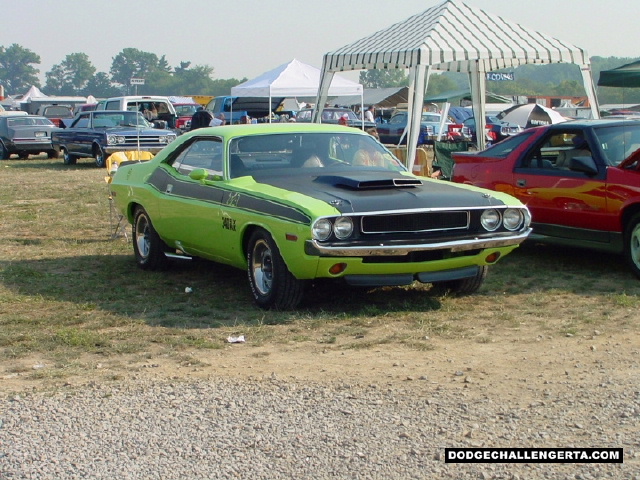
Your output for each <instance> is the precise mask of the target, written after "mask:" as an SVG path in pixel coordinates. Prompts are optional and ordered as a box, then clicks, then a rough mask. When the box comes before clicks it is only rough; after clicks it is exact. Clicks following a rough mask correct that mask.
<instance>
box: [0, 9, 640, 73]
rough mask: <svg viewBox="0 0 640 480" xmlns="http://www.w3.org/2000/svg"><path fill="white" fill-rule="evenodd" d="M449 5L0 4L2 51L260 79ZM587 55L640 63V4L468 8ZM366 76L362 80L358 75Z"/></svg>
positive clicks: (49, 59) (50, 60)
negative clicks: (136, 54)
mask: <svg viewBox="0 0 640 480" xmlns="http://www.w3.org/2000/svg"><path fill="white" fill-rule="evenodd" d="M439 3H441V0H187V1H185V2H180V1H177V0H58V1H55V2H54V1H51V0H0V12H2V15H1V16H2V27H0V45H1V46H4V47H8V46H9V45H11V44H13V43H17V44H19V45H21V46H23V47H25V48H28V49H29V50H32V51H33V52H35V53H36V54H38V55H40V59H41V64H40V67H39V68H40V76H41V78H42V79H43V82H42V83H43V84H44V72H46V71H49V70H50V69H51V67H52V66H53V65H55V64H59V63H61V62H62V61H63V60H64V58H65V56H66V55H68V54H71V53H78V52H82V53H86V54H87V55H88V56H89V58H90V60H91V61H92V63H93V65H94V66H95V67H96V68H97V69H98V71H103V72H108V71H109V69H110V67H111V62H112V60H113V57H115V56H116V55H117V54H118V53H119V52H121V51H122V49H123V48H127V47H133V48H137V49H139V50H142V51H145V52H151V53H155V54H156V55H158V57H160V56H162V55H165V56H166V59H167V61H168V62H169V65H170V66H172V67H175V66H178V65H179V64H180V62H181V61H190V62H191V64H192V66H195V65H209V66H211V67H213V69H214V77H215V78H232V77H235V78H243V77H247V78H249V79H251V78H253V77H256V76H258V75H260V74H262V73H264V72H266V71H268V70H271V69H273V68H275V67H277V66H279V65H281V64H283V63H287V62H289V61H290V60H292V59H293V58H297V59H298V60H300V61H301V62H304V63H308V64H311V65H314V66H316V67H321V66H322V56H323V55H324V54H325V53H327V52H329V51H332V50H335V49H337V48H339V47H342V46H343V45H346V44H348V43H351V42H352V41H354V40H357V39H359V38H361V37H364V36H366V35H369V34H371V33H373V32H376V31H378V30H380V29H383V28H386V27H388V26H390V25H392V24H393V23H396V22H399V21H402V20H405V19H406V18H408V17H410V16H412V15H414V14H416V13H420V12H423V11H424V10H426V9H428V8H431V7H433V6H435V5H437V4H439ZM464 3H466V4H467V5H468V6H470V7H472V8H480V9H482V10H485V11H486V12H487V13H490V14H494V15H499V16H501V17H503V18H504V19H505V20H508V21H511V22H514V23H518V24H520V25H522V26H524V27H526V28H529V29H533V30H537V31H539V32H542V33H545V34H549V35H550V36H552V37H556V38H559V39H561V40H564V41H566V42H568V43H571V44H573V45H576V46H578V47H581V48H584V49H586V50H587V52H588V54H589V55H590V56H603V57H608V56H616V57H638V56H640V47H639V45H640V30H639V29H638V25H637V20H638V19H639V18H640V2H639V1H637V0H627V1H624V2H613V1H607V0H536V1H525V0H466V1H464ZM356 78H357V76H356Z"/></svg>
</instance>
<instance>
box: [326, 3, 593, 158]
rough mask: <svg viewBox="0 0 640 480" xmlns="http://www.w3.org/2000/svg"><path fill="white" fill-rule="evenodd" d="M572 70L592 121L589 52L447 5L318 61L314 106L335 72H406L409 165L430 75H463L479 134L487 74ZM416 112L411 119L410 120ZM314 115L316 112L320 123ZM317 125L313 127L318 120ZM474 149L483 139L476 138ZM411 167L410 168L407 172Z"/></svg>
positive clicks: (460, 6)
mask: <svg viewBox="0 0 640 480" xmlns="http://www.w3.org/2000/svg"><path fill="white" fill-rule="evenodd" d="M546 63H575V64H577V65H579V66H580V69H581V72H582V79H583V82H584V86H585V90H586V93H587V96H588V98H589V101H590V104H591V109H592V112H593V115H594V118H598V105H597V99H596V94H595V88H594V85H593V79H592V76H591V65H590V61H589V56H588V55H587V52H586V51H585V50H583V49H581V48H578V47H575V46H573V45H571V44H569V43H567V42H564V41H562V40H558V39H556V38H552V37H550V36H548V35H544V34H542V33H539V32H536V31H533V30H528V29H526V28H524V27H522V26H521V25H518V24H515V23H511V22H508V21H506V20H504V19H503V18H501V17H498V16H495V15H490V14H489V13H487V12H485V11H484V10H480V9H477V8H471V7H469V6H467V5H466V4H464V3H462V2H461V1H460V0H447V1H445V2H442V3H440V4H438V5H436V6H434V7H432V8H429V9H428V10H425V11H424V12H422V13H419V14H417V15H414V16H412V17H409V18H408V19H406V20H405V21H402V22H399V23H396V24H394V25H391V26H390V27H388V28H385V29H383V30H380V31H378V32H375V33H373V34H371V35H369V36H367V37H364V38H361V39H360V40H357V41H355V42H353V43H350V44H348V45H345V46H344V47H342V48H339V49H337V50H334V51H333V52H329V53H326V54H325V55H324V60H323V65H322V78H321V81H320V87H319V89H318V97H317V102H316V104H317V105H319V106H321V105H324V102H325V99H326V97H327V89H328V87H329V85H330V84H331V79H332V77H333V75H334V73H335V72H340V71H347V70H368V69H388V68H406V69H409V76H410V88H409V97H410V100H409V114H410V116H411V122H410V124H409V126H408V139H409V142H408V145H409V152H408V157H407V158H409V159H413V158H415V148H416V143H417V136H418V134H419V125H420V113H419V112H421V111H422V105H423V100H424V93H425V91H426V88H427V85H428V82H429V76H430V75H431V73H432V72H433V71H451V72H467V73H468V74H469V81H470V87H471V92H472V98H473V100H472V101H473V111H474V116H475V118H476V119H477V121H478V129H479V131H483V130H484V127H485V126H484V118H485V111H484V102H485V100H484V95H479V94H478V92H484V91H485V79H486V73H487V72H490V71H493V70H499V69H503V68H508V67H516V66H518V65H524V64H546ZM416 112H417V113H416ZM319 115H320V109H318V111H316V117H317V118H319ZM316 121H317V119H316ZM479 138H480V140H479V141H480V143H481V145H479V148H481V149H482V148H484V144H482V143H483V142H484V138H483V137H482V136H479ZM411 167H412V165H411Z"/></svg>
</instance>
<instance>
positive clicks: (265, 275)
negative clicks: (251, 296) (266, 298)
mask: <svg viewBox="0 0 640 480" xmlns="http://www.w3.org/2000/svg"><path fill="white" fill-rule="evenodd" d="M251 272H252V273H251V275H252V276H253V280H254V284H255V287H256V289H257V290H258V291H259V292H260V294H261V295H269V293H270V292H271V290H272V288H273V256H272V253H271V249H270V248H269V245H268V244H267V242H266V240H265V239H260V240H258V241H257V242H255V244H254V246H253V254H252V255H251Z"/></svg>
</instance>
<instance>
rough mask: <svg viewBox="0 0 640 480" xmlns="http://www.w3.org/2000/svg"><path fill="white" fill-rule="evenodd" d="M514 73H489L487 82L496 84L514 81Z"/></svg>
mask: <svg viewBox="0 0 640 480" xmlns="http://www.w3.org/2000/svg"><path fill="white" fill-rule="evenodd" d="M514 79H515V78H514V75H513V72H508V73H498V72H487V80H493V81H494V82H503V81H512V82H513V80H514Z"/></svg>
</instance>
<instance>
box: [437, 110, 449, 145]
mask: <svg viewBox="0 0 640 480" xmlns="http://www.w3.org/2000/svg"><path fill="white" fill-rule="evenodd" d="M450 108H451V103H449V102H444V110H442V112H440V127H439V128H440V129H439V130H438V135H437V136H436V140H437V141H438V142H439V141H440V139H441V138H442V135H443V133H444V126H445V124H446V123H447V117H448V116H449V109H450Z"/></svg>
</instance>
